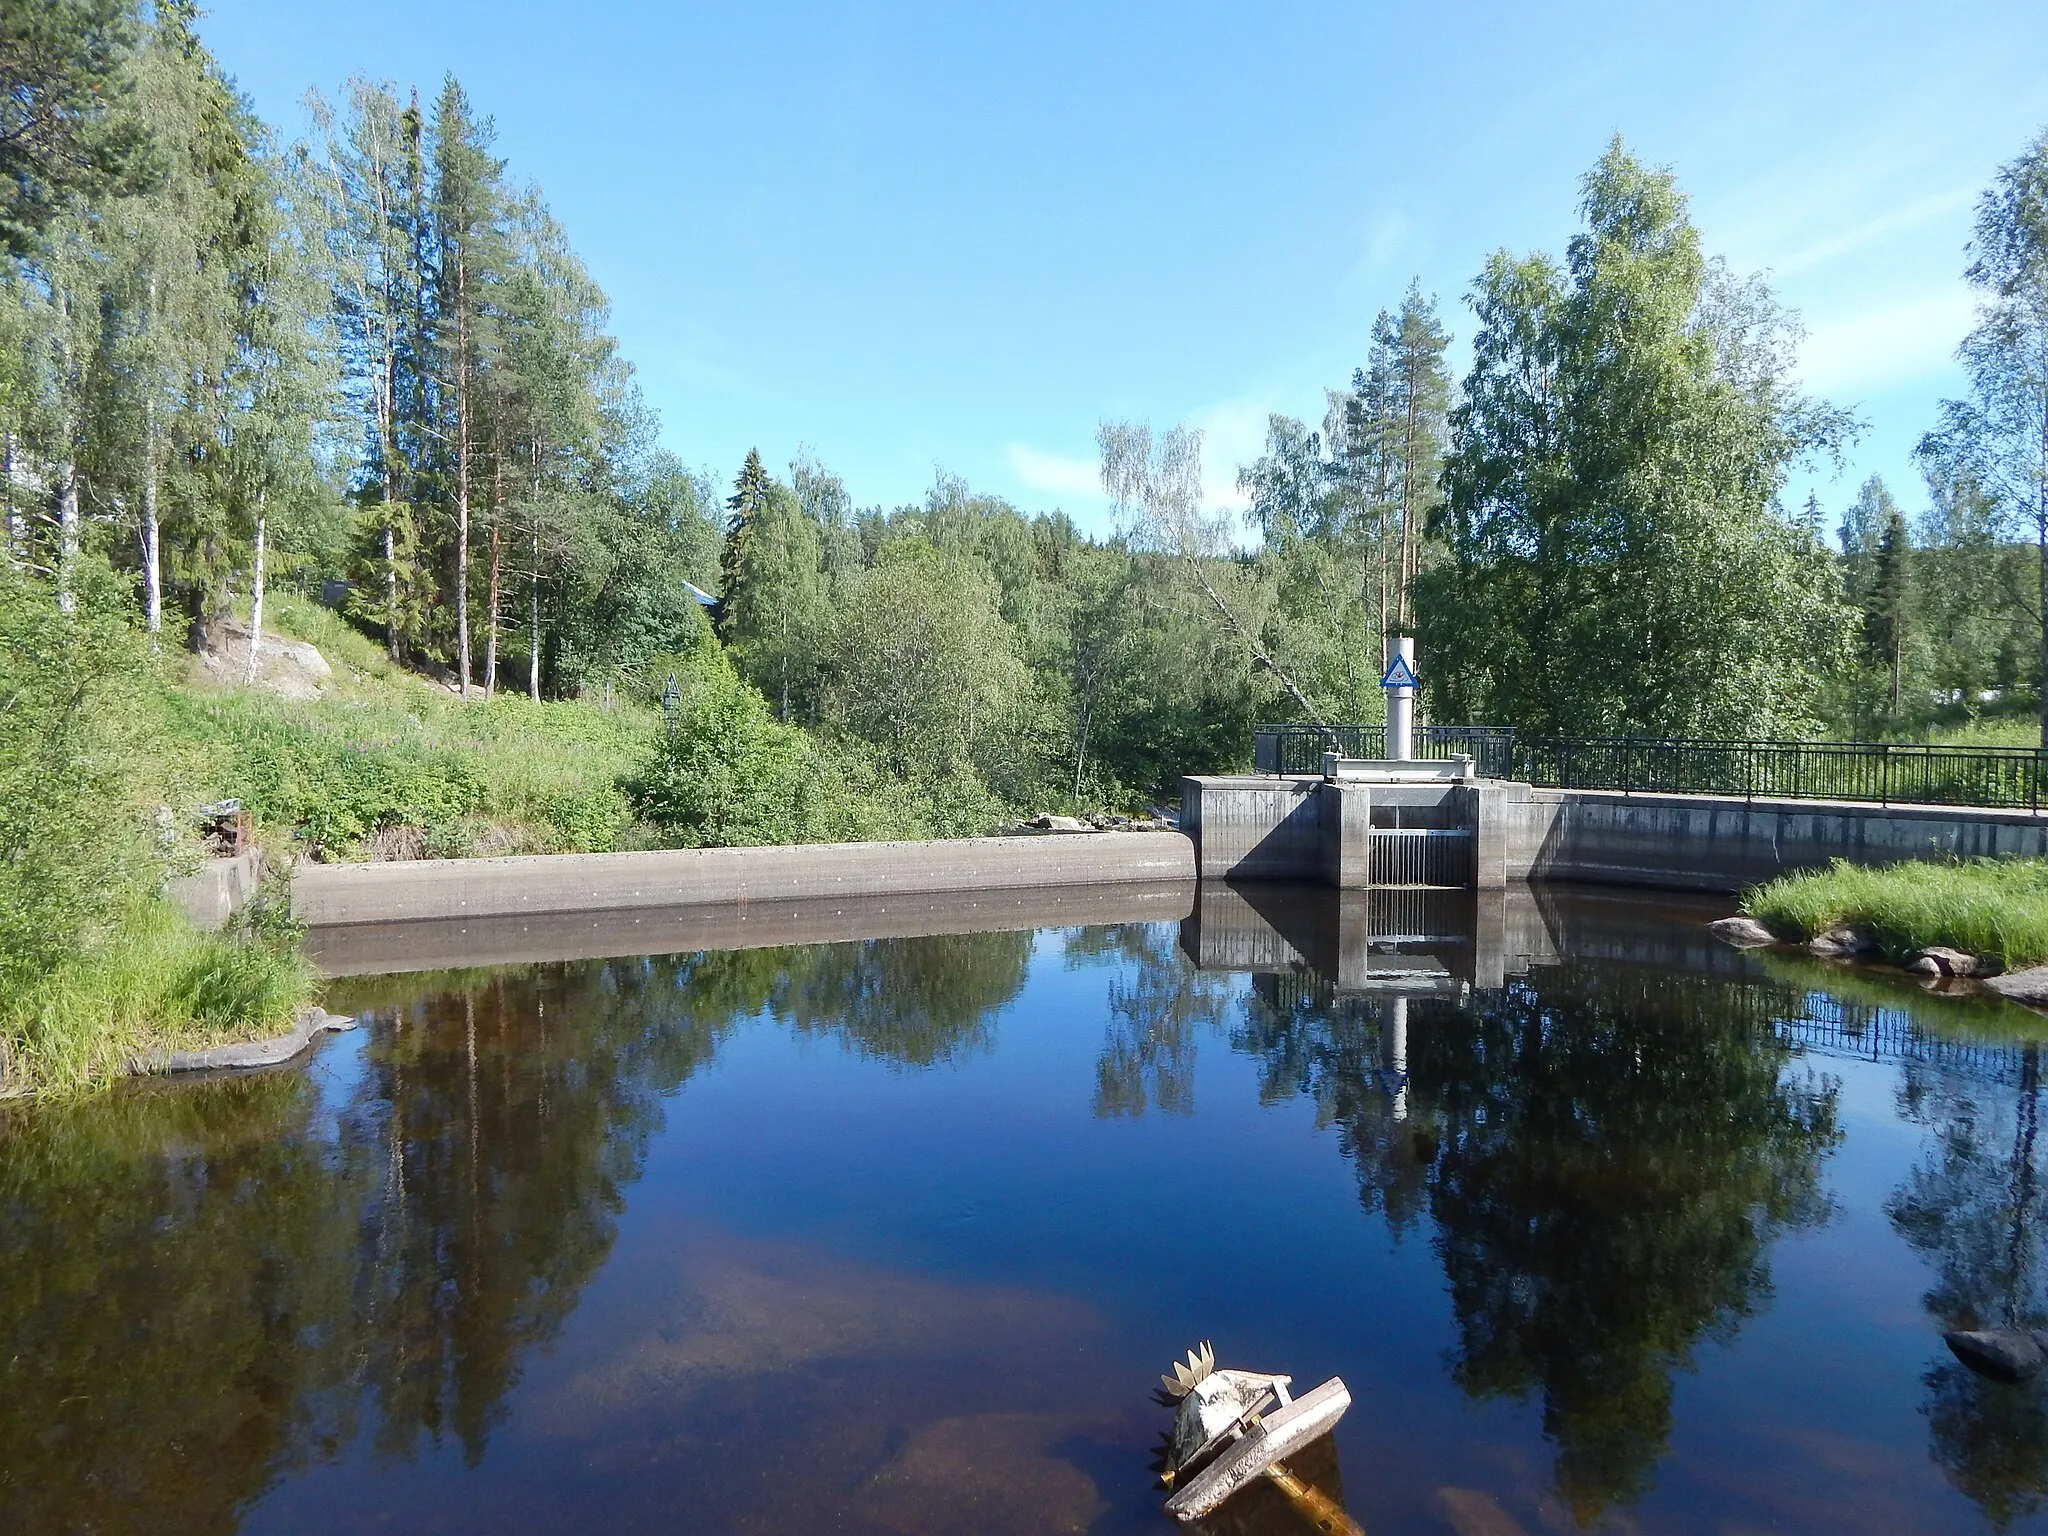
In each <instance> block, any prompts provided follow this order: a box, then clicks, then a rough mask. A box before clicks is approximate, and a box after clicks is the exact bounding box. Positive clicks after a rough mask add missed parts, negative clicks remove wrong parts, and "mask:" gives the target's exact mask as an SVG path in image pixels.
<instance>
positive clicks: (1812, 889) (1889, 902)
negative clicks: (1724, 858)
mask: <svg viewBox="0 0 2048 1536" xmlns="http://www.w3.org/2000/svg"><path fill="white" fill-rule="evenodd" d="M1742 909H1743V911H1745V912H1747V913H1749V915H1750V916H1752V917H1754V918H1757V919H1759V920H1760V921H1761V922H1763V923H1764V924H1765V925H1766V926H1768V927H1769V928H1770V929H1771V930H1772V931H1773V932H1776V933H1780V934H1783V935H1785V936H1787V937H1791V938H1798V939H1809V938H1812V937H1813V936H1814V935H1815V934H1817V933H1822V932H1825V931H1826V930H1828V929H1830V928H1835V927H1842V926H1848V927H1854V928H1859V929H1862V930H1864V931H1866V932H1868V933H1869V934H1870V935H1871V936H1872V937H1873V938H1875V939H1876V941H1877V942H1878V944H1879V945H1880V946H1882V948H1883V950H1884V953H1885V955H1886V957H1887V958H1889V959H1892V960H1901V961H1903V960H1906V959H1909V958H1911V956H1912V955H1913V954H1914V953H1915V952H1916V951H1918V950H1921V949H1924V948H1926V947H1928V946H1929V945H1946V946H1947V947H1949V948H1951V949H1959V950H1962V951H1964V952H1965V953H1967V954H1972V955H1981V956H1984V957H1986V958H1989V959H1992V960H1996V961H1997V962H1998V963H1999V964H2000V965H2003V966H2005V967H2006V968H2007V969H2018V968H2020V967H2022V966H2029V965H2039V964H2042V963H2043V962H2048V861H2043V860H2039V859H1976V860H1971V861H1969V862H1967V863H1957V864H1922V863H1905V864H1891V865H1886V866H1884V867H1883V868H1879V869H1865V868H1860V867H1858V866H1856V865H1852V864H1845V863H1842V862H1840V861H1839V860H1838V861H1836V862H1835V863H1834V864H1832V865H1830V866H1829V867H1828V868H1826V869H1822V870H1813V871H1810V872H1808V873H1805V874H1797V875H1786V876H1783V877H1781V878H1779V879H1777V880H1773V881H1771V882H1770V883H1769V884H1768V885H1762V886H1758V887H1757V888H1756V889H1754V890H1752V891H1750V892H1749V893H1748V894H1747V895H1746V896H1744V897H1743V901H1742Z"/></svg>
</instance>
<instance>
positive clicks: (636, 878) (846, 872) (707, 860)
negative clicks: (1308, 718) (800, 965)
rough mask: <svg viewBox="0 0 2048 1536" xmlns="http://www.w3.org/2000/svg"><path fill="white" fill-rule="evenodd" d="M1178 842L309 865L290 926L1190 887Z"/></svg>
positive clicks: (1129, 838) (1141, 838) (1120, 835)
mask: <svg viewBox="0 0 2048 1536" xmlns="http://www.w3.org/2000/svg"><path fill="white" fill-rule="evenodd" d="M1194 878H1195V852H1194V844H1193V843H1192V842H1191V841H1190V840H1189V839H1188V838H1187V837H1185V836H1184V835H1182V834H1181V833H1178V832H1098V833H1093V834H1075V835H1066V836H1057V835H1055V836H1047V837H982V838H962V839H959V840H956V841H951V842H930V843H810V844H804V845H801V846H798V847H789V848H692V849H681V850H675V851H669V852H660V853H583V854H556V855H551V856H546V857H531V858H511V859H424V860H419V861H417V862H408V863H391V864H302V865H300V866H299V867H298V869H297V870H296V872H295V873H294V875H293V879H292V912H293V915H294V916H296V917H297V918H298V919H299V921H301V922H303V923H305V924H307V925H308V926H309V927H314V928H320V927H327V926H332V925H339V924H348V923H390V922H418V921H422V920H426V921H448V920H470V919H478V918H503V917H526V916H533V915H535V914H540V913H559V912H580V913H603V912H632V911H649V910H654V909H658V908H665V907H687V906H718V905H732V904H735V903H740V902H771V901H790V900H812V899H817V898H829V899H839V898H849V897H860V898H867V897H877V896H924V895H943V894H946V893H949V892H963V893H980V892H988V891H996V890H1004V889H1021V890H1033V891H1045V890H1056V889H1059V888H1061V887H1066V886H1087V885H1113V884H1118V883H1159V882H1172V881H1193V880H1194Z"/></svg>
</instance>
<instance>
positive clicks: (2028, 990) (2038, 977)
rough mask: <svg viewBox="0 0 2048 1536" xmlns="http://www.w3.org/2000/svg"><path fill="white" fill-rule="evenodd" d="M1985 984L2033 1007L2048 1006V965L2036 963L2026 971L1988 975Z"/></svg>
mask: <svg viewBox="0 0 2048 1536" xmlns="http://www.w3.org/2000/svg"><path fill="white" fill-rule="evenodd" d="M1984 985H1985V986H1987V987H1989V988H1990V989H1991V990H1992V991H1993V992H1996V993H1997V994H1998V995H1999V996H2000V997H2009V998H2011V999H2012V1000H2013V1001H2014V1002H2016V1003H2025V1004H2027V1005H2028V1006H2029V1007H2033V1008H2048V965H2036V966H2031V967H2029V968H2028V969H2026V970H2024V971H2012V972H2009V973H2008V974H2006V975H2004V976H1992V977H1988V978H1987V979H1986V980H1985V982H1984Z"/></svg>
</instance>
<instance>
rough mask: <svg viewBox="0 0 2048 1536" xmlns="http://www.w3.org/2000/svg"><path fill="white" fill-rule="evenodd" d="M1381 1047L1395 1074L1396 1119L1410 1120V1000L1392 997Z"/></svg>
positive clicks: (1385, 1020) (1389, 1002)
mask: <svg viewBox="0 0 2048 1536" xmlns="http://www.w3.org/2000/svg"><path fill="white" fill-rule="evenodd" d="M1380 1043H1381V1045H1382V1047H1383V1048H1384V1050H1385V1054H1386V1058H1387V1070H1388V1071H1389V1072H1391V1073H1393V1074H1394V1118H1395V1119H1396V1120H1406V1119H1407V1118H1408V999H1407V998H1405V997H1390V998H1388V999H1387V1009H1386V1013H1385V1015H1384V1023H1383V1026H1382V1035H1381V1042H1380Z"/></svg>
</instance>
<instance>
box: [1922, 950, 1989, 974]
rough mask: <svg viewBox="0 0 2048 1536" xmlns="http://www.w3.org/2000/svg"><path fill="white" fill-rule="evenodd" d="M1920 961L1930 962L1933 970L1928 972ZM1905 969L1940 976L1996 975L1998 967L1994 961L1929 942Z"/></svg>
mask: <svg viewBox="0 0 2048 1536" xmlns="http://www.w3.org/2000/svg"><path fill="white" fill-rule="evenodd" d="M1922 961H1930V962H1932V963H1933V966H1934V971H1933V972H1932V973H1928V972H1927V971H1926V969H1925V967H1924V966H1923V965H1922V964H1921V962H1922ZM1906 969H1907V970H1909V971H1921V972H1922V973H1923V974H1939V975H1942V976H1996V975H1997V974H1998V969H1999V968H1998V965H1997V963H1996V962H1995V961H1991V960H1985V959H1981V958H1979V957H1978V956H1976V955H1966V954H1964V953H1963V952H1962V951H1961V950H1960V949H1947V948H1944V947H1943V946H1942V945H1939V944H1930V945H1928V946H1927V948H1925V949H1923V950H1921V951H1920V953H1919V954H1917V955H1915V956H1914V957H1913V963H1912V964H1911V965H1909V966H1907V967H1906Z"/></svg>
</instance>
